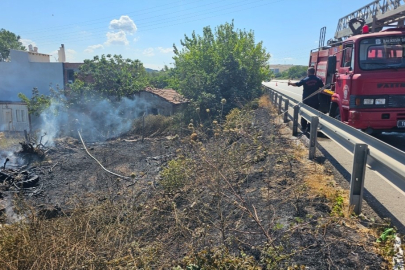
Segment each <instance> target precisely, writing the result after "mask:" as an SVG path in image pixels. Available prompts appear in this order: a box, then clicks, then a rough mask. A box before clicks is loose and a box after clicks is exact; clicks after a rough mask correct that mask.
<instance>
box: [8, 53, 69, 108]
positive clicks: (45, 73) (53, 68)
mask: <svg viewBox="0 0 405 270" xmlns="http://www.w3.org/2000/svg"><path fill="white" fill-rule="evenodd" d="M10 60H11V61H10V62H0V100H5V101H20V99H19V98H18V93H24V94H25V95H26V96H27V97H29V98H30V97H31V95H32V88H34V87H37V88H38V90H39V92H40V94H46V95H47V94H49V87H50V84H52V87H53V88H54V89H56V85H59V86H60V87H63V65H62V63H51V62H29V58H28V52H24V51H15V50H11V51H10Z"/></svg>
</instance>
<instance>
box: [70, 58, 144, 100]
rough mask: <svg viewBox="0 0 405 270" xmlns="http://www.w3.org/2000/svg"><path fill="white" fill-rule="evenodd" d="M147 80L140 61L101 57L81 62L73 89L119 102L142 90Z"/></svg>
mask: <svg viewBox="0 0 405 270" xmlns="http://www.w3.org/2000/svg"><path fill="white" fill-rule="evenodd" d="M147 80H148V79H147V74H146V71H145V68H144V66H143V64H142V63H141V62H140V61H139V60H131V59H124V58H122V56H121V55H113V56H112V55H110V54H108V55H104V54H103V55H102V56H101V57H99V56H95V57H94V58H93V59H92V60H88V59H87V60H84V64H83V65H82V66H80V68H79V72H78V74H77V80H76V81H75V83H74V85H73V86H72V89H73V91H76V92H79V93H77V94H80V95H83V94H84V95H86V96H88V97H90V96H92V95H94V96H97V97H104V98H115V97H118V98H120V97H124V96H129V95H131V94H134V93H135V92H138V91H139V90H143V89H145V87H146V86H147ZM84 92H86V93H84Z"/></svg>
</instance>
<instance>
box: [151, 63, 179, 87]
mask: <svg viewBox="0 0 405 270" xmlns="http://www.w3.org/2000/svg"><path fill="white" fill-rule="evenodd" d="M148 76H149V86H152V87H154V88H159V89H164V88H176V83H175V80H174V76H173V69H172V68H169V67H167V66H166V65H165V67H164V68H163V69H162V70H160V71H158V72H152V73H149V74H148Z"/></svg>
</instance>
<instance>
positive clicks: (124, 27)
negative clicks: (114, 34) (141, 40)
mask: <svg viewBox="0 0 405 270" xmlns="http://www.w3.org/2000/svg"><path fill="white" fill-rule="evenodd" d="M110 28H111V29H115V30H120V31H125V32H128V33H135V32H136V30H137V28H136V25H135V23H134V21H133V20H132V19H131V18H130V17H129V16H126V15H123V16H121V17H120V19H119V20H115V19H114V20H112V21H111V22H110Z"/></svg>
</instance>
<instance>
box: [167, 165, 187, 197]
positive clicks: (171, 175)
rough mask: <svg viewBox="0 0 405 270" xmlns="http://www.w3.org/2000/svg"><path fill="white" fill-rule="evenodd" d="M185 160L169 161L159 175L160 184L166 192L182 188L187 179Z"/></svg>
mask: <svg viewBox="0 0 405 270" xmlns="http://www.w3.org/2000/svg"><path fill="white" fill-rule="evenodd" d="M187 163H188V160H187V159H177V160H171V161H169V163H168V164H167V167H166V168H164V169H163V171H162V173H161V177H162V179H161V180H160V184H161V185H162V187H163V189H164V190H165V191H167V192H172V191H175V190H178V189H180V188H182V187H183V186H184V185H185V184H186V182H187V178H188V169H187Z"/></svg>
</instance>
